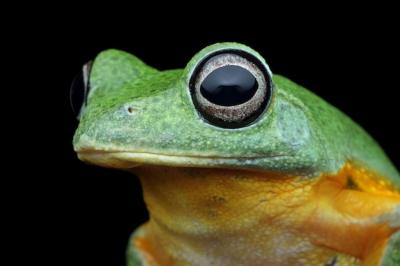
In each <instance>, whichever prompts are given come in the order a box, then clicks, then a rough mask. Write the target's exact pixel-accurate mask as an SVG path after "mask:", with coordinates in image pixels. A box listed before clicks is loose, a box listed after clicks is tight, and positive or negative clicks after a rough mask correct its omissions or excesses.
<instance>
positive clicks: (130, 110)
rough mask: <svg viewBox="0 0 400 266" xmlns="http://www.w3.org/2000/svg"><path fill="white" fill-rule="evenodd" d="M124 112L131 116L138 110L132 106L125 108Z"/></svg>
mask: <svg viewBox="0 0 400 266" xmlns="http://www.w3.org/2000/svg"><path fill="white" fill-rule="evenodd" d="M126 111H127V112H128V114H130V115H133V114H134V113H136V112H137V111H138V109H137V108H136V107H133V106H127V107H126Z"/></svg>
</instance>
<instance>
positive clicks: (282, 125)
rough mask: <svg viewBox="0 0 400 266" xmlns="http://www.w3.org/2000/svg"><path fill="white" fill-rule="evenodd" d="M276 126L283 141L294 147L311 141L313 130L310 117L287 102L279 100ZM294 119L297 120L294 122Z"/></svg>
mask: <svg viewBox="0 0 400 266" xmlns="http://www.w3.org/2000/svg"><path fill="white" fill-rule="evenodd" d="M275 113H276V116H277V118H276V119H275V125H274V127H275V128H276V129H277V131H278V133H279V134H278V135H279V136H280V138H281V142H283V143H286V145H288V146H291V147H293V148H296V147H299V146H302V145H304V144H305V143H307V142H309V141H310V138H311V132H310V125H309V123H308V119H307V117H306V115H305V114H304V112H303V111H302V110H301V109H300V108H297V107H295V106H291V105H289V104H288V103H286V102H284V101H283V102H279V103H277V106H276V112H275ZM293 121H296V122H295V123H293Z"/></svg>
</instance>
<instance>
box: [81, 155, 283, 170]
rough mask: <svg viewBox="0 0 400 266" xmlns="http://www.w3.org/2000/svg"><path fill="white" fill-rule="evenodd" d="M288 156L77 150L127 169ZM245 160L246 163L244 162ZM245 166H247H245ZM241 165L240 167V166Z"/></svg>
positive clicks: (96, 160) (88, 159) (105, 164)
mask: <svg viewBox="0 0 400 266" xmlns="http://www.w3.org/2000/svg"><path fill="white" fill-rule="evenodd" d="M284 157H286V158H287V157H290V156H288V155H270V156H254V157H218V156H214V157H212V156H210V157H206V156H193V155H191V156H185V155H167V154H156V153H146V152H101V151H95V152H78V158H79V159H80V160H82V161H84V162H87V163H90V164H95V165H99V166H103V167H108V168H118V169H129V168H134V167H137V166H139V165H143V164H148V165H160V166H175V167H211V166H212V167H221V168H235V166H236V168H237V167H240V166H242V167H243V168H249V169H250V168H254V167H251V165H250V164H249V161H254V160H260V159H276V158H284ZM246 161H247V163H246ZM246 166H247V167H246ZM242 167H241V168H242Z"/></svg>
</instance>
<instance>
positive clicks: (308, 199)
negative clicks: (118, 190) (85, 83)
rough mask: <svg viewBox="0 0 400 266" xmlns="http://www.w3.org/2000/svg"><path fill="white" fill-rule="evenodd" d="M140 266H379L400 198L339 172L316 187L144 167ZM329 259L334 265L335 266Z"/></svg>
mask: <svg viewBox="0 0 400 266" xmlns="http://www.w3.org/2000/svg"><path fill="white" fill-rule="evenodd" d="M135 173H137V174H138V175H139V176H140V179H141V182H142V185H143V191H144V198H145V201H146V204H147V207H148V209H149V212H150V221H149V222H148V223H147V224H145V225H144V226H142V227H141V229H140V230H142V231H143V232H144V233H143V234H142V235H141V237H138V238H136V239H134V240H133V243H132V244H133V245H134V246H135V247H136V249H137V250H139V251H140V252H141V253H142V254H143V257H144V258H145V259H146V261H148V263H149V265H299V264H300V265H310V266H312V265H325V264H328V263H329V262H330V261H332V260H333V259H335V260H337V262H338V263H339V264H338V265H378V263H379V261H380V259H381V257H382V254H383V249H384V247H385V243H386V241H387V239H388V238H389V236H390V235H391V234H393V233H394V232H395V230H398V229H399V228H392V227H390V225H389V222H386V220H385V219H386V218H385V217H390V213H391V212H392V211H393V210H394V208H395V207H399V206H400V193H399V191H396V190H395V189H394V188H393V187H391V185H390V184H389V183H387V182H383V181H382V178H380V177H379V176H377V175H374V174H372V173H371V172H368V171H366V170H363V169H360V168H358V167H356V166H354V165H352V164H350V163H347V164H346V165H345V166H344V167H343V168H342V169H341V170H340V171H339V173H338V174H336V175H321V176H320V177H317V178H308V177H294V176H283V175H281V174H277V173H265V172H256V171H247V170H227V169H206V168H204V169H201V168H174V167H158V166H157V167H152V166H143V167H139V168H136V169H135ZM335 257H336V258H335Z"/></svg>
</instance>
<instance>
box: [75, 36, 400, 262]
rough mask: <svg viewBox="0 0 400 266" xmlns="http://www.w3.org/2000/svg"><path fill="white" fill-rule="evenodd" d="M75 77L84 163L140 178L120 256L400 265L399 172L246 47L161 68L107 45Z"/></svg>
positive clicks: (212, 49) (217, 47) (220, 46)
mask: <svg viewBox="0 0 400 266" xmlns="http://www.w3.org/2000/svg"><path fill="white" fill-rule="evenodd" d="M81 81H82V84H83V85H84V86H83V87H82V91H81V93H82V95H83V97H82V104H81V106H80V108H79V109H80V111H79V117H78V119H79V120H80V121H79V126H78V129H77V130H76V133H75V136H74V140H73V145H74V149H75V151H76V152H77V155H78V157H79V159H80V160H82V161H85V162H87V163H90V164H95V165H99V166H103V167H109V168H116V169H122V170H126V171H130V172H133V173H135V174H136V175H137V176H138V177H139V178H140V180H141V184H142V188H143V194H144V200H145V202H146V206H147V208H148V210H149V215H150V219H149V221H148V222H146V223H145V224H144V225H142V226H140V227H139V228H138V229H137V230H136V231H135V232H134V233H133V234H132V237H131V239H130V241H129V244H128V248H127V265H129V266H133V265H230V266H234V265H310V266H312V265H329V266H333V265H368V266H370V265H371V266H372V265H385V266H389V265H391V266H394V265H400V230H399V228H400V176H399V172H398V171H397V170H396V169H395V167H394V166H393V165H392V163H391V162H390V161H389V159H388V158H387V156H386V155H385V153H384V151H383V150H382V149H381V148H380V147H379V145H378V144H377V143H376V142H375V141H374V140H373V139H372V138H371V137H370V136H369V135H368V134H367V133H366V132H365V131H364V130H363V129H362V128H361V127H360V126H358V125H357V124H356V123H355V122H353V121H352V120H351V119H350V118H348V117H347V116H346V115H344V114H343V113H342V112H340V111H339V110H338V109H336V108H335V107H333V106H331V105H330V104H328V103H327V102H325V101H324V100H322V99H321V98H319V97H318V96H316V95H314V94H313V93H312V92H310V91H308V90H307V89H305V88H303V87H302V86H300V85H298V84H296V83H294V82H292V81H290V80H289V79H287V78H285V77H283V76H279V75H273V74H272V72H271V70H270V68H269V66H268V64H267V63H266V61H265V59H264V58H263V57H262V56H261V55H260V54H259V53H258V52H256V51H255V50H253V49H251V48H250V47H248V46H245V45H242V44H239V43H217V44H214V45H211V46H208V47H206V48H204V49H203V50H201V51H200V52H198V53H197V54H196V55H195V56H194V57H193V58H192V59H191V60H190V61H189V63H188V64H187V65H186V67H185V68H184V69H174V70H166V71H159V70H157V69H155V68H152V67H150V66H148V65H146V64H145V63H143V62H142V61H141V60H140V59H138V58H137V57H135V56H134V55H131V54H129V53H126V52H123V51H119V50H106V51H103V52H101V53H100V54H99V55H98V56H97V57H96V58H95V60H94V61H93V63H91V64H87V65H85V66H84V68H83V75H82V79H81ZM74 88H76V86H75V87H74ZM76 91H77V90H74V91H73V92H74V93H75V92H76Z"/></svg>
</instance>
